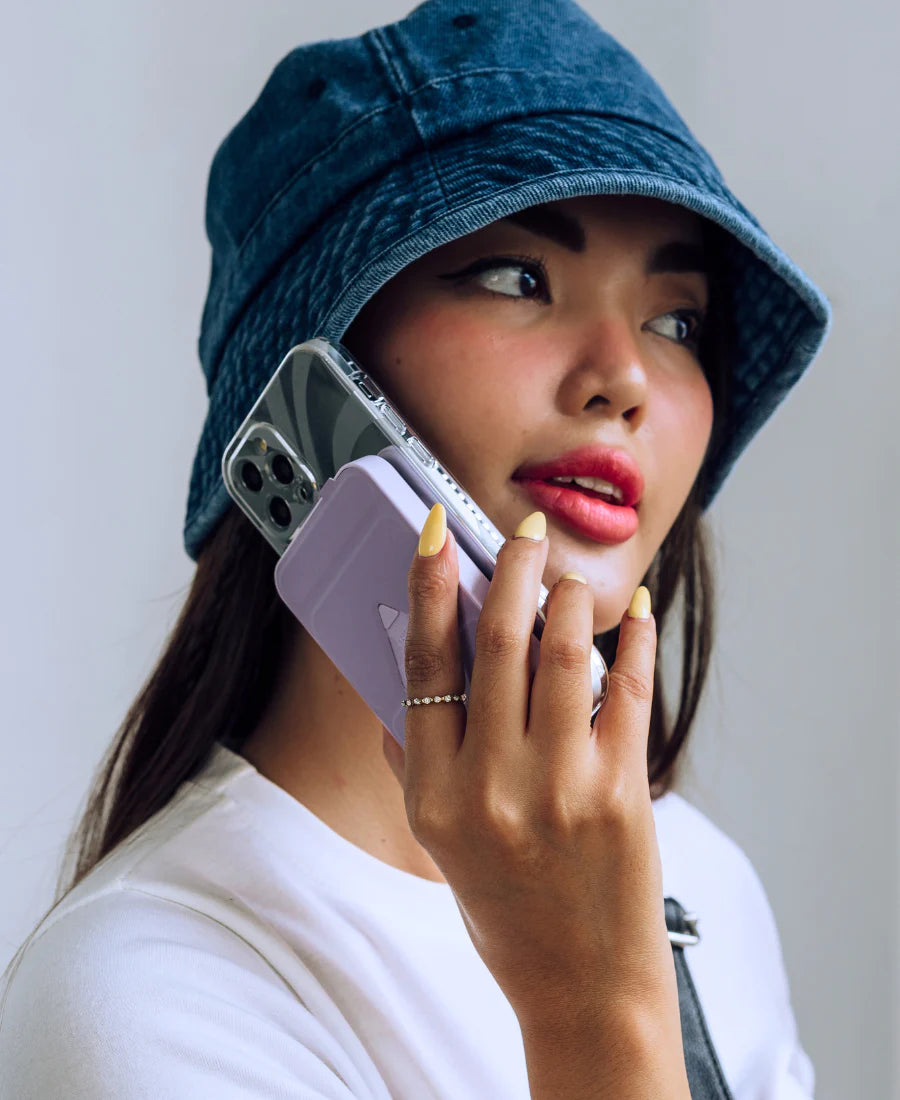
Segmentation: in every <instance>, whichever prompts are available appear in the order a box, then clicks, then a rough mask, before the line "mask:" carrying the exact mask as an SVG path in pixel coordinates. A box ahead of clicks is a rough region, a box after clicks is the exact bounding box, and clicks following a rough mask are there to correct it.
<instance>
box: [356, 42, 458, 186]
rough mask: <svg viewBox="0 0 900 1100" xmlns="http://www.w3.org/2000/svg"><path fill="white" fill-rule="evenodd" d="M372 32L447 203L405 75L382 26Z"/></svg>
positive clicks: (375, 43) (381, 57) (376, 47)
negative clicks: (398, 65) (397, 64)
mask: <svg viewBox="0 0 900 1100" xmlns="http://www.w3.org/2000/svg"><path fill="white" fill-rule="evenodd" d="M371 34H372V43H373V45H374V46H375V49H376V52H377V54H378V57H379V60H380V61H381V63H382V65H383V66H384V69H385V74H386V76H387V78H388V80H389V81H390V82H391V84H393V86H394V88H395V89H396V90H397V91H399V93H400V96H401V98H402V100H403V106H404V107H406V109H407V111H408V112H409V117H410V119H411V120H412V124H413V126H415V128H416V133H417V134H418V135H419V141H420V142H421V143H422V149H423V150H424V152H425V156H426V157H427V158H428V164H429V167H430V168H431V173H432V175H433V176H434V178H435V180H436V181H437V185H438V188H439V189H440V192H441V197H442V198H443V200H444V202H445V203H447V202H448V199H447V193H446V191H445V190H444V184H443V181H442V180H441V177H440V175H439V173H438V170H437V167H436V165H435V163H434V161H433V160H432V159H431V150H430V149H429V148H428V142H427V141H426V140H425V135H424V134H423V133H422V131H421V129H420V128H419V120H418V119H417V118H416V113H415V111H414V110H413V105H412V100H411V98H410V93H409V92H408V91H407V89H406V88H405V86H404V84H403V76H402V74H401V73H400V70H399V69H398V68H397V66H396V65H395V64H394V60H393V58H392V57H391V56H390V52H389V50H388V46H387V43H386V42H385V41H384V38H383V35H382V32H381V28H380V27H379V28H376V29H375V30H373V31H372V32H371Z"/></svg>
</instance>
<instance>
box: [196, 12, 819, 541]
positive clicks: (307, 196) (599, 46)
mask: <svg viewBox="0 0 900 1100" xmlns="http://www.w3.org/2000/svg"><path fill="white" fill-rule="evenodd" d="M771 155H773V156H774V155H776V150H774V149H773V150H771ZM602 194H633V195H648V196H654V197H656V198H659V199H664V200H667V201H669V202H673V203H677V204H680V205H681V206H684V207H687V208H688V209H690V210H693V211H695V212H696V213H698V214H700V215H702V216H704V217H706V218H708V219H709V220H710V221H712V222H713V223H715V224H716V225H717V226H719V227H721V228H722V229H723V230H724V231H725V232H724V233H723V234H722V239H723V244H722V250H723V261H724V277H723V293H724V294H725V295H726V298H727V302H728V307H729V311H730V314H731V316H732V318H733V324H734V329H735V347H734V352H735V361H734V363H733V383H732V390H733V392H732V394H731V398H730V404H729V408H728V409H727V412H726V416H725V418H724V419H723V422H722V429H723V431H722V436H721V438H720V440H719V442H718V444H717V445H716V446H715V447H714V448H713V449H712V450H711V453H710V455H709V456H708V481H707V491H706V495H705V499H704V507H708V505H709V503H710V502H711V501H712V499H713V497H714V496H715V494H716V493H717V492H718V489H719V488H720V487H721V485H722V483H723V481H724V480H725V478H726V476H727V475H728V473H729V471H730V470H731V468H732V466H733V465H734V463H735V461H736V460H737V458H738V456H739V455H740V454H741V452H742V451H743V449H744V448H745V447H746V445H747V444H748V442H749V441H750V439H751V438H752V436H753V435H754V434H755V433H756V432H757V431H758V430H759V428H760V427H761V426H762V425H763V424H764V423H765V421H766V420H767V419H768V418H769V416H771V414H772V413H773V411H774V410H775V408H776V407H777V406H778V404H779V403H780V402H781V401H782V400H783V399H784V397H785V395H786V394H787V393H788V391H789V390H790V389H791V387H792V386H794V385H795V384H796V382H797V380H798V379H799V378H800V376H801V375H802V374H803V372H804V371H805V370H806V368H807V367H808V366H809V364H810V363H811V362H812V360H813V358H814V356H815V354H816V352H817V350H818V349H819V347H820V345H821V344H822V342H823V340H824V338H825V336H826V334H827V332H828V329H829V328H830V324H831V311H830V307H829V304H828V302H827V299H826V298H825V297H824V295H823V294H822V293H821V291H820V290H819V289H818V288H817V287H816V286H815V285H814V284H813V283H812V282H811V281H810V279H809V278H808V277H807V276H806V275H805V274H804V273H803V272H802V271H801V270H800V269H799V268H798V267H797V266H796V265H795V264H794V263H793V262H792V261H791V260H790V259H789V258H788V257H787V256H786V255H785V254H784V253H783V252H782V251H781V250H780V249H779V248H778V247H777V246H776V245H775V244H774V243H773V242H772V241H771V240H770V238H769V236H768V235H767V234H766V232H765V231H764V230H763V229H762V227H761V226H760V225H759V223H758V222H757V221H756V219H755V218H754V217H753V215H752V214H751V213H750V212H749V211H748V210H747V209H746V208H745V207H744V206H742V205H741V203H740V202H739V201H738V200H737V199H736V198H735V196H734V195H732V194H731V192H730V191H729V190H728V188H727V186H726V185H725V182H724V180H723V179H722V177H721V175H720V173H719V171H718V169H717V168H716V166H715V164H714V163H713V161H712V160H711V159H710V157H709V155H708V154H707V153H706V152H705V150H704V149H703V148H702V147H701V146H700V144H699V143H698V142H697V140H696V139H695V138H694V136H693V135H692V134H691V132H690V130H689V129H688V128H687V126H686V125H685V123H684V122H683V121H682V119H681V118H680V117H679V115H678V114H677V113H676V111H675V109H674V108H673V107H672V105H671V104H670V103H669V101H668V100H667V99H666V97H665V95H664V94H663V92H662V90H661V89H660V88H659V87H658V85H657V84H656V83H655V82H654V80H653V79H652V77H650V75H649V74H648V73H647V72H646V71H645V70H644V69H643V67H642V66H641V65H640V63H639V62H638V61H637V60H636V59H635V58H634V57H633V56H632V54H631V53H629V52H628V51H627V50H626V49H624V48H623V47H622V46H620V45H619V44H618V43H617V42H616V41H615V40H614V39H613V38H612V37H610V35H608V34H607V33H606V32H605V31H604V30H602V29H601V27H599V26H598V25H597V23H595V22H594V20H593V19H592V18H591V17H590V16H588V15H587V13H586V12H584V11H583V10H582V9H581V8H580V7H579V6H578V5H577V4H576V3H575V2H574V0H427V2H426V3H424V4H421V5H420V6H419V7H417V8H416V9H415V10H414V11H413V12H411V14H410V15H408V16H407V17H406V18H405V19H402V20H400V21H399V22H397V23H393V24H391V25H389V26H385V27H381V28H377V29H375V30H372V31H369V32H367V33H365V34H363V35H361V36H359V37H356V38H349V39H342V40H332V41H326V42H318V43H313V44H311V45H306V46H301V47H299V48H298V49H295V50H293V51H292V52H291V53H289V54H288V55H287V57H285V58H284V59H283V60H282V61H281V62H280V63H279V64H278V66H277V67H276V68H275V70H274V71H273V73H272V75H271V77H270V78H269V80H268V82H267V83H266V85H265V87H264V88H263V90H262V92H261V93H260V96H259V98H258V99H257V101H256V103H254V105H253V106H252V107H251V108H250V110H249V111H248V112H247V114H246V115H245V116H244V118H242V119H241V121H240V122H239V123H238V124H237V125H236V126H235V128H234V129H233V130H232V132H231V133H230V134H229V135H228V136H227V138H226V139H225V141H224V142H223V143H222V145H221V146H220V148H219V149H218V151H217V153H216V156H215V158H214V160H213V164H212V169H211V172H210V179H209V189H208V195H207V212H206V225H207V233H208V236H209V239H210V242H211V244H212V270H211V275H210V285H209V294H208V297H207V300H206V305H205V308H204V312H203V320H202V326H201V332H200V341H199V350H200V358H201V361H202V365H203V370H204V373H205V375H206V379H207V385H208V390H209V396H210V404H209V413H208V416H207V419H206V423H205V425H204V427H203V432H202V435H201V438H200V443H199V447H198V450H197V455H196V458H195V461H194V468H193V474H192V478H191V484H190V492H189V498H188V505H187V516H186V520H185V532H184V533H185V546H186V549H187V551H188V553H189V554H190V555H191V557H193V558H196V556H197V554H198V553H199V550H200V548H201V547H202V545H203V543H204V541H205V539H206V538H207V537H208V536H209V534H210V532H211V531H212V530H213V529H214V528H215V526H216V525H217V523H218V522H219V520H220V519H221V518H222V516H223V515H224V513H225V511H226V509H227V508H228V507H229V505H230V498H229V496H228V494H227V493H226V491H225V487H224V484H223V482H222V476H221V456H222V452H223V451H224V449H225V446H226V444H227V443H228V441H229V439H230V438H231V436H232V435H233V434H234V432H235V431H236V430H237V428H238V426H239V425H240V423H241V421H242V420H243V418H244V417H245V416H246V414H247V413H248V412H249V410H250V407H251V406H252V404H253V402H254V401H255V399H256V397H257V396H258V394H259V392H260V391H261V390H262V388H263V386H264V385H265V384H266V382H268V380H269V378H270V377H271V375H272V374H273V373H274V371H275V369H276V367H277V366H278V364H279V363H280V361H281V360H282V358H283V357H284V355H285V354H286V353H287V351H288V350H289V349H290V348H291V347H293V346H294V345H295V344H298V343H301V342H302V341H304V340H306V339H309V338H310V337H312V336H325V337H327V338H328V339H331V340H333V341H340V338H341V336H342V335H343V333H344V332H345V331H346V329H347V328H348V327H349V325H350V323H351V321H352V320H353V318H354V317H355V316H356V314H357V313H358V311H359V310H360V309H361V308H362V306H363V305H364V304H365V303H366V301H368V300H369V298H371V297H372V295H373V294H374V293H375V292H376V291H377V290H378V289H379V288H380V287H381V286H382V285H383V284H384V283H386V282H387V281H388V280H389V279H390V278H391V277H392V276H394V275H396V274H397V272H399V271H400V270H401V269H402V268H403V267H405V266H406V265H407V264H409V263H411V262H412V261H414V260H416V259H418V258H419V257H421V256H423V255H424V254H425V253H427V252H429V251H430V250H432V249H434V248H435V247H437V246H438V245H441V244H444V243H446V242H448V241H451V240H454V239H456V238H458V237H460V236H463V235H465V234H467V233H470V232H472V231H473V230H475V229H479V228H481V227H482V226H484V225H487V224H488V223H490V222H492V221H495V220H497V219H498V218H501V217H504V216H506V215H507V214H511V213H513V212H514V211H517V210H521V209H523V208H524V207H527V206H532V205H534V204H536V203H542V202H548V201H552V200H556V199H564V198H570V197H574V196H581V195H602ZM401 411H402V410H401Z"/></svg>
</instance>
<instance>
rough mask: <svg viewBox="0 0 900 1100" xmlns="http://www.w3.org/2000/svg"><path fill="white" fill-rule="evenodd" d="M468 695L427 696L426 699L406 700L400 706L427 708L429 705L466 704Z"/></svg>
mask: <svg viewBox="0 0 900 1100" xmlns="http://www.w3.org/2000/svg"><path fill="white" fill-rule="evenodd" d="M466 698H467V696H466V693H465V692H463V693H462V695H426V696H425V698H424V699H404V700H403V702H402V703H401V704H400V705H401V706H404V707H418V706H427V705H428V704H429V703H464V702H465V701H466Z"/></svg>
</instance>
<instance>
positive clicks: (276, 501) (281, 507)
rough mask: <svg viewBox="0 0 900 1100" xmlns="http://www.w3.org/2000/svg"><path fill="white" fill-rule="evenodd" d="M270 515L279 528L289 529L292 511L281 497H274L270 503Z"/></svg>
mask: <svg viewBox="0 0 900 1100" xmlns="http://www.w3.org/2000/svg"><path fill="white" fill-rule="evenodd" d="M269 515H270V516H271V517H272V520H273V522H274V523H277V524H278V526H279V527H287V525H288V524H289V523H290V522H291V510H290V508H289V507H288V505H287V502H286V501H284V500H282V499H281V497H272V499H271V500H270V501H269Z"/></svg>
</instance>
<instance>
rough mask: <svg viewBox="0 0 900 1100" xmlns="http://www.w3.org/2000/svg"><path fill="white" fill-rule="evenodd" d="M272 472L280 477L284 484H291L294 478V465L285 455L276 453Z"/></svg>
mask: <svg viewBox="0 0 900 1100" xmlns="http://www.w3.org/2000/svg"><path fill="white" fill-rule="evenodd" d="M272 473H273V474H274V475H275V476H276V477H277V478H278V480H279V481H280V482H281V484H282V485H290V483H291V482H292V481H293V480H294V467H293V466H292V465H291V464H290V462H289V461H288V460H287V459H286V458H285V457H284V455H275V456H274V457H273V459H272Z"/></svg>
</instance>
